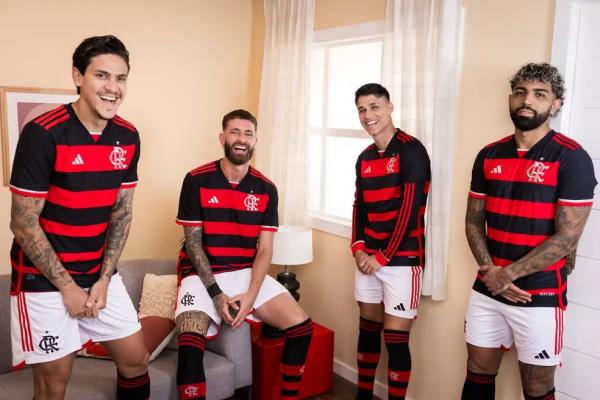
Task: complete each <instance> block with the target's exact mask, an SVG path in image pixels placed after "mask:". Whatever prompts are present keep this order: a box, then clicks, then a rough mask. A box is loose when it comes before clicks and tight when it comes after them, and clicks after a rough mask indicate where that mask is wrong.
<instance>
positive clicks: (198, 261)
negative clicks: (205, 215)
mask: <svg viewBox="0 0 600 400" xmlns="http://www.w3.org/2000/svg"><path fill="white" fill-rule="evenodd" d="M183 233H184V235H185V248H186V250H187V253H188V256H189V257H190V261H191V262H192V266H193V267H194V269H195V270H196V272H198V276H199V277H200V280H201V281H202V283H203V284H204V286H205V287H206V288H207V289H208V288H209V287H211V286H213V285H217V281H216V280H215V277H214V275H213V273H212V269H211V267H210V262H209V261H208V258H207V257H206V253H205V252H204V249H203V248H202V227H200V226H184V227H183ZM213 287H218V285H217V286H213ZM219 291H220V289H219ZM227 300H229V297H228V296H227V295H226V294H225V293H219V294H217V295H216V296H214V297H213V303H214V304H215V308H216V309H217V312H218V313H219V315H221V317H222V318H223V319H224V320H225V322H227V323H228V324H231V322H232V321H233V318H232V317H231V315H230V314H229V304H228V303H227Z"/></svg>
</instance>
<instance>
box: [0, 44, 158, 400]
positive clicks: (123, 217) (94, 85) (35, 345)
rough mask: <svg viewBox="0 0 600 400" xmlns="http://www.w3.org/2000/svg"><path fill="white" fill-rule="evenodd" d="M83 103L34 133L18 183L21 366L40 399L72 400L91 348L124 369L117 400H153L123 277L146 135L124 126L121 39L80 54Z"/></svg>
mask: <svg viewBox="0 0 600 400" xmlns="http://www.w3.org/2000/svg"><path fill="white" fill-rule="evenodd" d="M72 75H73V82H74V83H75V86H76V87H77V92H78V93H79V94H80V97H79V99H78V100H77V101H76V102H75V103H73V104H67V105H61V106H60V107H57V108H56V109H54V110H52V111H49V112H47V113H45V114H43V115H41V116H40V117H38V118H36V119H34V120H33V121H31V122H30V123H28V124H27V125H26V126H25V127H24V128H23V132H22V133H21V135H20V137H19V142H18V144H17V149H16V153H15V161H14V165H13V170H12V177H11V181H10V190H11V191H12V210H11V222H10V227H11V230H12V232H13V234H14V241H13V245H12V249H11V263H12V282H11V295H12V297H11V323H12V350H13V363H14V364H15V365H22V364H31V365H32V367H33V368H32V369H33V378H34V397H35V399H36V400H47V399H62V398H64V395H65V390H66V386H67V382H68V380H69V377H70V375H71V368H72V363H73V361H72V360H73V353H74V352H75V351H77V350H79V349H80V348H81V346H82V344H84V343H86V342H88V340H92V341H94V342H101V343H103V344H104V345H105V347H106V348H107V350H108V352H109V353H110V355H111V357H112V359H113V360H114V362H115V364H116V365H117V397H118V398H119V399H127V400H130V399H132V400H137V399H140V400H141V399H147V398H148V397H149V396H150V379H149V377H148V372H147V367H148V352H147V351H146V348H145V346H144V340H143V336H142V332H141V330H140V329H141V326H140V324H139V322H138V318H137V313H136V311H135V309H134V307H133V304H132V302H131V299H130V298H129V295H128V294H127V291H126V290H125V286H124V285H123V283H122V281H121V277H120V275H119V274H118V273H117V272H116V270H115V268H116V265H117V261H118V260H119V257H120V255H121V252H122V250H123V247H124V245H125V241H126V239H127V235H128V233H129V227H130V224H131V206H132V201H133V192H134V188H135V186H136V185H137V180H138V178H137V163H138V159H139V156H140V141H139V134H138V132H137V130H136V129H135V127H134V126H133V125H132V124H131V123H130V122H127V121H126V120H124V119H123V118H121V117H119V116H118V115H117V110H118V108H119V106H120V105H121V102H122V101H123V98H124V97H125V93H126V92H127V77H128V75H129V53H128V52H127V49H126V48H125V46H124V45H123V43H122V42H121V41H120V40H119V39H117V38H116V37H114V36H96V37H90V38H88V39H85V40H84V41H83V42H82V43H81V44H80V45H79V46H78V47H77V49H76V50H75V52H74V53H73V69H72Z"/></svg>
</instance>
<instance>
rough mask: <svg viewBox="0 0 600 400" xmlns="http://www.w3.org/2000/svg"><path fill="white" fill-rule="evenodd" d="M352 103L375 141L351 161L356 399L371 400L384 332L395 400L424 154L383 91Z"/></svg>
mask: <svg viewBox="0 0 600 400" xmlns="http://www.w3.org/2000/svg"><path fill="white" fill-rule="evenodd" d="M355 104H356V107H357V110H358V117H359V119H360V122H361V124H362V126H363V128H364V129H365V131H366V132H367V133H368V134H369V135H370V136H371V137H372V138H373V142H374V143H373V144H371V145H370V146H369V147H367V148H366V149H365V150H364V151H363V152H362V153H361V154H360V155H359V156H358V160H357V161H356V195H355V201H354V214H353V219H352V244H351V250H352V254H353V255H354V258H355V261H356V267H357V270H356V279H355V298H356V300H357V301H358V305H359V308H360V321H359V337H358V352H357V353H358V354H357V360H358V392H357V396H356V398H357V399H359V400H362V399H372V398H373V383H374V380H375V370H376V368H377V363H378V362H379V356H380V353H381V331H382V330H383V337H384V341H385V345H386V348H387V350H388V360H389V361H388V397H389V399H392V400H400V399H404V398H405V396H406V390H407V387H408V382H409V379H410V373H411V368H412V362H411V355H410V349H409V347H408V343H409V336H410V328H411V325H412V321H413V320H414V319H415V318H416V316H417V306H418V304H419V298H420V295H421V281H422V275H423V266H424V259H425V234H424V232H425V225H424V215H425V207H426V204H427V193H428V192H429V182H430V179H431V170H430V163H429V156H428V155H427V151H426V150H425V147H424V146H423V145H422V144H421V142H419V140H417V139H416V138H414V137H412V136H410V135H407V134H406V133H404V132H402V131H401V130H400V129H396V128H395V127H394V124H393V122H392V111H393V110H394V106H393V104H392V103H391V102H390V95H389V93H388V91H387V90H386V89H385V88H384V87H383V86H381V85H379V84H376V83H369V84H366V85H363V86H361V87H360V88H359V89H358V90H357V91H356V95H355Z"/></svg>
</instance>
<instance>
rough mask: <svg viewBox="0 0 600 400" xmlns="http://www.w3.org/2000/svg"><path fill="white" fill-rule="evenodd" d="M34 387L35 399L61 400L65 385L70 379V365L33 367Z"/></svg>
mask: <svg viewBox="0 0 600 400" xmlns="http://www.w3.org/2000/svg"><path fill="white" fill-rule="evenodd" d="M33 371H34V385H35V398H36V399H38V398H40V399H62V398H64V395H65V391H66V388H67V383H68V382H69V378H70V377H71V364H70V363H60V364H53V365H52V366H50V365H39V364H38V365H35V366H34V367H33Z"/></svg>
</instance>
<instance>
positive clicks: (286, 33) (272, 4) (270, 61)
mask: <svg viewBox="0 0 600 400" xmlns="http://www.w3.org/2000/svg"><path fill="white" fill-rule="evenodd" d="M264 6H265V45H264V58H263V68H262V79H261V85H260V103H259V110H258V146H257V151H256V166H257V168H258V169H259V170H261V171H262V172H263V173H264V174H265V175H266V176H267V177H268V178H269V179H271V180H272V181H273V182H274V183H275V184H276V185H277V188H278V191H279V215H280V217H281V219H280V223H285V224H297V223H302V221H301V218H302V214H303V211H304V210H305V209H306V204H307V198H306V196H307V193H308V190H307V187H308V183H307V165H306V163H307V161H306V160H307V155H306V140H307V139H306V138H307V132H306V126H307V121H308V73H309V67H310V62H309V57H310V52H311V41H312V34H313V25H314V14H315V0H265V3H264ZM261 142H262V143H263V145H262V146H261Z"/></svg>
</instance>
